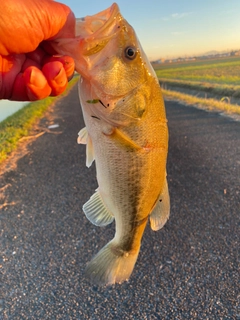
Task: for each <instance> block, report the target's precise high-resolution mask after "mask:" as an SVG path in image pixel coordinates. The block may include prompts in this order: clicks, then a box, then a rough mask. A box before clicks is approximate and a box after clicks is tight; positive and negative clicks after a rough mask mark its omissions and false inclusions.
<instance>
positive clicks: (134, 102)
mask: <svg viewBox="0 0 240 320" xmlns="http://www.w3.org/2000/svg"><path fill="white" fill-rule="evenodd" d="M76 36H77V37H76V39H74V40H73V39H72V40H69V39H66V40H65V41H64V40H62V41H61V40H59V42H58V44H57V45H58V51H59V48H61V47H62V51H63V52H64V54H67V53H68V54H69V55H71V56H73V58H74V59H75V62H76V69H77V71H78V72H79V73H80V74H81V80H80V83H79V96H80V102H81V106H82V111H83V116H84V121H85V124H86V128H84V129H82V130H81V131H80V132H79V138H78V142H79V143H83V144H86V153H87V160H86V164H87V166H88V167H89V166H90V165H91V164H92V162H93V161H94V160H95V162H96V171H97V181H98V185H99V187H98V189H97V190H96V192H95V193H94V195H93V196H92V197H91V198H90V199H89V200H88V202H87V203H85V204H84V206H83V211H84V213H85V214H86V217H87V218H88V219H89V220H90V221H91V222H92V223H93V224H94V225H96V226H105V225H108V224H110V223H111V222H113V221H114V220H115V225H116V232H115V236H114V238H113V239H112V240H111V241H110V242H109V243H108V244H107V245H106V246H105V247H104V248H102V249H101V250H100V251H99V252H98V254H97V255H96V256H95V257H94V258H93V259H92V260H91V261H90V263H89V264H88V265H87V269H86V273H87V275H88V276H89V277H90V278H91V279H92V281H93V282H95V283H97V284H103V285H106V284H114V283H121V282H123V281H125V280H128V279H129V277H130V275H131V273H132V271H133V268H134V265H135V262H136V260H137V257H138V253H139V250H140V245H141V239H142V235H143V232H144V230H145V227H146V224H147V221H148V218H150V225H151V228H152V229H153V230H159V229H160V228H162V227H163V226H164V224H165V223H166V221H167V220H168V218H169V212H170V201H169V194H168V185H167V180H166V161H167V152H168V128H167V120H166V113H165V107H164V101H163V97H162V94H161V90H160V87H159V84H158V80H157V78H156V75H155V72H154V71H153V69H152V67H151V64H150V63H149V61H148V59H147V57H146V55H145V53H144V51H143V49H142V47H141V45H140V43H139V41H138V39H137V36H136V34H135V32H134V30H133V28H132V27H131V26H130V25H129V24H128V22H127V21H126V20H125V19H124V18H123V17H122V15H121V13H120V11H119V8H118V6H117V4H113V5H112V6H111V7H110V8H109V9H107V10H105V11H102V12H100V13H98V14H97V15H94V16H89V17H86V18H84V19H80V20H78V22H77V27H76Z"/></svg>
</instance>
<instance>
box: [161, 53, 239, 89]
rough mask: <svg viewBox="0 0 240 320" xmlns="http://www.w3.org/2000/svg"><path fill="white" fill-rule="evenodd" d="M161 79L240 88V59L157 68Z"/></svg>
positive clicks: (167, 65) (233, 58)
mask: <svg viewBox="0 0 240 320" xmlns="http://www.w3.org/2000/svg"><path fill="white" fill-rule="evenodd" d="M155 71H156V74H157V76H158V77H159V78H161V79H168V80H169V79H174V80H183V81H198V82H208V83H215V84H216V83H217V84H224V85H226V84H228V85H238V86H240V57H232V58H228V59H223V60H221V59H217V60H209V61H205V60H202V61H196V62H189V63H186V62H185V63H175V64H165V65H164V64H163V65H162V66H161V65H157V66H155Z"/></svg>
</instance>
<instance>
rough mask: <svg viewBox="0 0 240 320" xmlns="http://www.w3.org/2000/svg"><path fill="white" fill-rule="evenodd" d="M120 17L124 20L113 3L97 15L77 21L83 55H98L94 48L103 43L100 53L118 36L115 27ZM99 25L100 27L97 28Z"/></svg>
mask: <svg viewBox="0 0 240 320" xmlns="http://www.w3.org/2000/svg"><path fill="white" fill-rule="evenodd" d="M118 17H119V19H121V18H122V16H121V14H120V10H119V7H118V5H117V4H116V3H113V4H112V5H111V7H109V8H107V9H105V10H103V11H101V12H99V13H97V14H95V15H92V16H87V17H85V18H80V19H79V18H78V19H76V36H77V37H80V38H81V46H82V54H83V55H86V56H89V55H92V54H94V53H96V52H97V51H96V49H95V50H94V48H96V46H97V45H98V44H99V43H101V46H100V49H99V51H100V50H101V49H102V48H103V47H104V46H105V45H106V44H107V43H108V42H109V40H111V39H112V38H113V37H114V36H115V35H116V34H117V32H116V31H115V30H114V26H115V25H116V21H117V18H118ZM94 23H95V25H94ZM97 24H99V27H96V25H97Z"/></svg>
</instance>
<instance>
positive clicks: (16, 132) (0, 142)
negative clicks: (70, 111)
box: [0, 77, 78, 163]
mask: <svg viewBox="0 0 240 320" xmlns="http://www.w3.org/2000/svg"><path fill="white" fill-rule="evenodd" d="M77 81H78V77H74V78H73V79H72V80H71V81H70V82H69V84H68V87H67V89H66V91H65V93H64V95H66V94H67V92H68V91H69V90H70V88H72V87H73V85H74V84H75V83H76V82H77ZM61 97H62V95H61V96H58V97H48V98H46V99H43V100H40V101H36V102H32V103H29V104H28V105H26V106H25V107H23V108H22V109H20V110H19V111H17V112H16V113H14V114H13V115H12V116H10V117H8V118H7V119H5V120H4V121H2V122H1V123H0V163H1V162H2V161H3V160H5V159H6V158H7V156H8V154H9V153H10V152H12V151H13V150H15V149H16V148H17V146H18V144H19V141H20V139H21V138H23V137H26V136H28V134H29V132H30V130H31V129H32V127H33V125H34V124H35V123H36V122H37V121H38V120H39V119H40V118H41V117H42V116H43V115H44V113H45V111H46V110H47V109H48V107H49V106H50V105H51V104H52V103H53V102H55V101H56V100H58V99H61Z"/></svg>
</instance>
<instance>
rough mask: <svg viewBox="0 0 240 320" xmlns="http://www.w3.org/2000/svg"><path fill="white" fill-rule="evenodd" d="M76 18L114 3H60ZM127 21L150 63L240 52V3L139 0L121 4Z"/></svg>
mask: <svg viewBox="0 0 240 320" xmlns="http://www.w3.org/2000/svg"><path fill="white" fill-rule="evenodd" d="M59 2H61V3H65V4H66V5H68V6H69V7H70V8H71V9H72V11H73V12H74V14H75V16H76V17H78V18H79V17H85V16H87V15H93V14H96V13H98V12H100V11H102V10H105V9H107V8H108V7H110V6H111V4H112V3H113V2H114V1H111V0H102V1H101V2H99V1H98V0H88V1H87V2H86V3H84V5H82V4H79V1H78V0H68V1H67V0H60V1H59ZM117 3H118V5H119V8H120V11H121V13H122V15H123V16H124V18H125V19H126V20H127V21H128V22H129V23H130V24H131V25H132V26H133V28H134V29H135V31H136V34H137V36H138V38H139V40H140V42H141V45H142V47H143V49H144V51H145V52H146V54H147V56H148V58H149V60H157V59H160V58H165V59H171V58H176V57H178V56H199V55H202V54H204V53H205V52H208V51H215V50H216V51H231V50H238V49H239V48H240V44H239V36H238V35H239V34H240V19H239V17H238V12H240V1H238V0H229V1H228V2H226V1H224V0H202V1H201V2H193V1H191V0H182V1H181V3H180V2H179V1H178V0H170V1H168V2H167V3H166V2H165V1H163V0H149V1H145V0H139V1H138V2H137V5H136V2H135V3H133V2H129V1H127V0H119V1H117Z"/></svg>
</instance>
